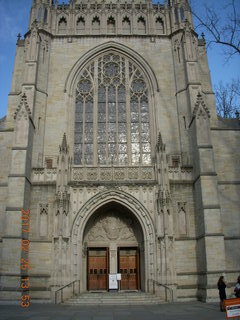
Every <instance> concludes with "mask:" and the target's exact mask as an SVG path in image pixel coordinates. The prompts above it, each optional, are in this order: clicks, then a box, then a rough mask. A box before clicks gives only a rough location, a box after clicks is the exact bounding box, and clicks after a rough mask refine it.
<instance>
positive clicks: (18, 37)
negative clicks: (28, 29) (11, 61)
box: [17, 33, 22, 41]
mask: <svg viewBox="0 0 240 320" xmlns="http://www.w3.org/2000/svg"><path fill="white" fill-rule="evenodd" d="M21 37H22V35H21V33H19V34H18V35H17V40H18V41H19V40H21Z"/></svg>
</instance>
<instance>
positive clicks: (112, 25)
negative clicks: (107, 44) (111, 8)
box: [107, 17, 116, 33]
mask: <svg viewBox="0 0 240 320" xmlns="http://www.w3.org/2000/svg"><path fill="white" fill-rule="evenodd" d="M107 30H108V33H115V32H116V22H115V19H114V18H113V17H110V18H108V20H107Z"/></svg>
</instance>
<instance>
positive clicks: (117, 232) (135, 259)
mask: <svg viewBox="0 0 240 320" xmlns="http://www.w3.org/2000/svg"><path fill="white" fill-rule="evenodd" d="M83 248H84V251H85V255H84V259H83V270H85V272H86V273H85V279H86V288H87V290H107V289H108V275H109V274H116V273H121V278H122V279H121V282H120V286H121V290H140V289H144V280H145V279H144V274H145V271H144V270H145V266H144V260H145V259H144V237H143V232H142V228H141V225H140V223H139V222H138V220H137V218H136V217H135V216H134V214H133V213H132V212H131V211H130V210H129V209H127V208H126V207H124V206H123V205H121V204H119V203H116V202H114V201H113V202H110V203H107V204H105V205H104V206H102V207H100V208H98V209H97V210H96V211H95V212H94V214H92V215H91V217H90V218H89V220H88V222H87V224H86V227H85V229H84V234H83Z"/></svg>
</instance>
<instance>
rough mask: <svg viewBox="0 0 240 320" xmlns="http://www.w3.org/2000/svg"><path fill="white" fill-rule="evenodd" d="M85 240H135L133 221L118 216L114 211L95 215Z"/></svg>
mask: <svg viewBox="0 0 240 320" xmlns="http://www.w3.org/2000/svg"><path fill="white" fill-rule="evenodd" d="M87 240H88V241H96V240H111V241H115V240H136V237H135V234H134V230H133V221H132V219H130V218H125V217H122V218H120V217H119V216H118V215H117V214H114V213H110V214H108V215H104V216H101V217H97V218H96V219H95V220H94V225H93V227H92V228H91V229H90V231H89V232H88V235H87Z"/></svg>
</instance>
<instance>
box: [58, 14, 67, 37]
mask: <svg viewBox="0 0 240 320" xmlns="http://www.w3.org/2000/svg"><path fill="white" fill-rule="evenodd" d="M66 30H67V19H66V18H65V17H62V18H61V19H60V20H59V22H58V32H59V33H64V32H66Z"/></svg>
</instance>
